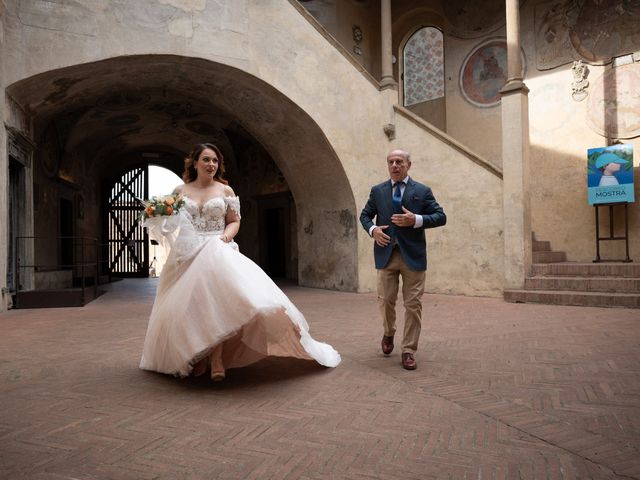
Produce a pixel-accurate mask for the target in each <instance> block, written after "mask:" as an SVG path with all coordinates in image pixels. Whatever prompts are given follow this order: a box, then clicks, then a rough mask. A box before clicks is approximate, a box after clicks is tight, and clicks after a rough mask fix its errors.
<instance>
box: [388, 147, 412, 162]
mask: <svg viewBox="0 0 640 480" xmlns="http://www.w3.org/2000/svg"><path fill="white" fill-rule="evenodd" d="M392 153H395V154H398V153H399V154H400V155H402V156H403V157H404V159H405V160H406V161H407V162H410V161H411V154H410V153H409V152H407V151H406V150H402V149H400V148H397V149H395V150H391V151H390V152H389V153H388V155H387V159H388V158H389V157H390V156H391V154H392Z"/></svg>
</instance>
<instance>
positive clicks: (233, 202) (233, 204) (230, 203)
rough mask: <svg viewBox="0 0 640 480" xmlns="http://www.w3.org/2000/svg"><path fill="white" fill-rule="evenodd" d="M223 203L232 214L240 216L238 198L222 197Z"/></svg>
mask: <svg viewBox="0 0 640 480" xmlns="http://www.w3.org/2000/svg"><path fill="white" fill-rule="evenodd" d="M224 202H225V203H226V204H227V207H228V208H230V209H231V210H233V213H235V214H236V215H238V218H241V216H240V197H224Z"/></svg>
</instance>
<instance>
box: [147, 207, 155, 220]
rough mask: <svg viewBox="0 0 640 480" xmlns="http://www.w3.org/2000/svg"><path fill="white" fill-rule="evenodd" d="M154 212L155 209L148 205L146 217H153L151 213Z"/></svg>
mask: <svg viewBox="0 0 640 480" xmlns="http://www.w3.org/2000/svg"><path fill="white" fill-rule="evenodd" d="M154 210H155V208H153V207H152V206H151V205H149V206H148V207H147V208H146V209H145V212H146V213H147V217H153V211H154Z"/></svg>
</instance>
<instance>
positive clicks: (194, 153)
mask: <svg viewBox="0 0 640 480" xmlns="http://www.w3.org/2000/svg"><path fill="white" fill-rule="evenodd" d="M207 149H208V150H213V151H214V152H216V156H217V157H218V170H217V171H216V174H215V175H214V176H213V178H215V179H216V180H217V181H219V182H220V183H224V184H225V185H229V182H227V181H226V180H225V179H224V177H223V176H224V157H223V156H222V152H221V151H220V149H219V148H218V147H216V146H215V145H214V144H213V143H200V144H198V145H196V147H195V148H194V149H193V150H191V153H190V154H189V156H188V157H187V158H185V159H184V172H182V180H183V181H184V183H190V182H193V181H194V180H195V179H196V178H197V177H198V172H197V171H196V169H195V167H194V166H193V164H194V163H195V162H196V160H198V159H199V158H200V155H202V152H204V151H205V150H207Z"/></svg>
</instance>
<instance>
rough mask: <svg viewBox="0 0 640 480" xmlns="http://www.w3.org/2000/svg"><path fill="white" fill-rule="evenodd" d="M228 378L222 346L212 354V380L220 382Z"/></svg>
mask: <svg viewBox="0 0 640 480" xmlns="http://www.w3.org/2000/svg"><path fill="white" fill-rule="evenodd" d="M225 378H226V374H225V370H224V365H223V364H222V344H220V345H218V346H217V347H216V348H214V349H213V352H211V380H213V381H214V382H220V381H222V380H224V379H225Z"/></svg>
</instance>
